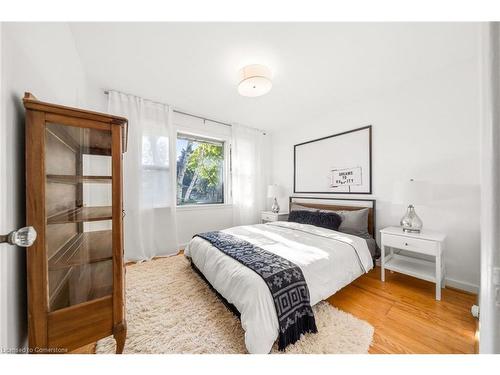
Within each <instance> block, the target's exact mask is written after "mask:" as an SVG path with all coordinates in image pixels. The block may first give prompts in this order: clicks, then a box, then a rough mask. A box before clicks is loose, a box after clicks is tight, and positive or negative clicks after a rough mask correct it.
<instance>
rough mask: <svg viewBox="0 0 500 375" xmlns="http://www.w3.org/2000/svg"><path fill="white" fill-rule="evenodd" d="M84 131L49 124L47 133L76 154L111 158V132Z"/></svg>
mask: <svg viewBox="0 0 500 375" xmlns="http://www.w3.org/2000/svg"><path fill="white" fill-rule="evenodd" d="M81 131H82V129H80V128H73V127H66V128H62V127H60V126H57V125H53V124H47V132H48V133H49V134H51V135H52V136H54V137H55V138H56V139H58V140H59V141H60V142H62V143H63V144H64V145H66V147H68V148H69V149H70V150H71V151H73V152H74V153H82V154H91V155H106V156H111V132H109V131H108V132H104V131H99V132H91V131H89V129H84V130H83V131H84V132H85V135H84V136H82V134H81Z"/></svg>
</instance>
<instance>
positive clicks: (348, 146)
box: [293, 125, 372, 194]
mask: <svg viewBox="0 0 500 375" xmlns="http://www.w3.org/2000/svg"><path fill="white" fill-rule="evenodd" d="M293 169H294V171H293V192H294V193H297V194H372V126H371V125H368V126H363V127H360V128H356V129H352V130H348V131H345V132H342V133H337V134H333V135H329V136H326V137H322V138H317V139H313V140H310V141H306V142H302V143H298V144H296V145H294V152H293Z"/></svg>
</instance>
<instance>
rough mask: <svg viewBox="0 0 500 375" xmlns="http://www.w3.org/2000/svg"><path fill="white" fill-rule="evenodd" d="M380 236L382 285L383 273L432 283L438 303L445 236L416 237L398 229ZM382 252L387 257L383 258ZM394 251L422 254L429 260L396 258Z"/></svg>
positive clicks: (425, 233)
mask: <svg viewBox="0 0 500 375" xmlns="http://www.w3.org/2000/svg"><path fill="white" fill-rule="evenodd" d="M380 233H381V235H382V240H381V245H382V246H381V248H382V256H381V259H380V267H381V269H382V270H381V279H382V281H385V270H386V269H387V270H391V271H395V272H399V273H404V274H405V275H409V276H413V277H416V278H419V279H423V280H427V281H430V282H433V283H436V300H438V301H440V300H441V288H444V277H445V268H444V258H443V256H444V247H445V239H446V235H445V234H443V233H438V232H433V231H428V230H425V229H424V230H422V231H421V232H420V233H407V232H403V229H402V228H401V227H388V228H384V229H382V230H381V231H380ZM386 248H389V254H387V255H386ZM398 249H400V250H404V251H405V252H407V253H410V254H411V253H415V254H423V255H427V256H428V257H429V258H434V261H432V260H424V259H420V258H415V257H411V256H409V255H403V254H398Z"/></svg>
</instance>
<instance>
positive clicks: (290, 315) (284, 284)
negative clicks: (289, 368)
mask: <svg viewBox="0 0 500 375" xmlns="http://www.w3.org/2000/svg"><path fill="white" fill-rule="evenodd" d="M196 236H198V237H200V238H203V239H204V240H206V241H208V242H210V244H212V245H213V246H214V247H216V248H217V249H219V250H220V251H222V252H223V253H224V254H226V255H228V256H230V257H231V258H233V259H235V260H237V261H238V262H240V263H241V264H243V265H244V266H246V267H248V268H250V269H251V270H252V271H254V272H256V273H257V274H258V275H259V276H260V277H262V279H263V280H264V281H265V282H266V284H267V286H268V287H269V291H270V292H271V295H272V297H273V301H274V306H275V307H276V313H277V317H278V322H279V337H278V347H279V349H280V350H284V349H285V348H286V347H287V345H290V344H293V343H295V342H296V341H297V340H299V339H300V336H301V335H302V334H304V333H308V332H312V333H316V332H317V328H316V322H315V320H314V314H313V311H312V308H311V303H310V298H309V289H308V287H307V283H306V281H305V279H304V275H303V274H302V270H301V269H300V267H298V266H297V265H295V264H294V263H292V262H290V261H289V260H287V259H284V258H282V257H280V256H279V255H276V254H273V253H271V252H269V251H266V250H264V249H262V248H260V247H257V246H255V245H253V244H251V243H250V242H247V241H244V240H241V239H239V238H237V237H235V236H233V235H230V234H227V233H223V232H218V231H216V232H207V233H201V234H197V235H195V237H196Z"/></svg>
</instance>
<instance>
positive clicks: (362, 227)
mask: <svg viewBox="0 0 500 375" xmlns="http://www.w3.org/2000/svg"><path fill="white" fill-rule="evenodd" d="M369 212H370V211H369V209H368V208H363V209H362V210H356V211H341V212H340V216H341V217H342V223H341V224H340V227H339V230H340V231H341V232H345V233H348V234H354V235H355V236H359V237H365V238H366V236H367V235H369V233H368V213H369Z"/></svg>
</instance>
